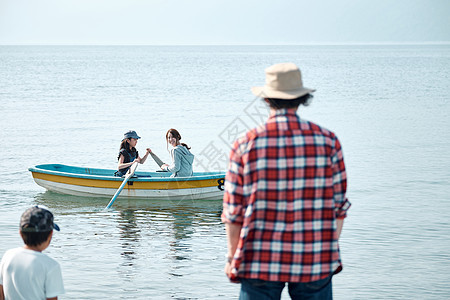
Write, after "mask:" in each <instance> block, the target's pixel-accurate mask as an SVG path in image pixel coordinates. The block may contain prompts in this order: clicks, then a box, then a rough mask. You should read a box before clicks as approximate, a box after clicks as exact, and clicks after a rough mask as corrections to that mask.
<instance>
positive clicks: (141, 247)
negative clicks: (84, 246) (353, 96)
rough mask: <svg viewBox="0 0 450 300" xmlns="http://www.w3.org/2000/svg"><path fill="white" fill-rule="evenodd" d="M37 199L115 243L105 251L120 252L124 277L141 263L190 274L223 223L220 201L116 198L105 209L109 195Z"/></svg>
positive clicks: (47, 194) (131, 275) (176, 273)
mask: <svg viewBox="0 0 450 300" xmlns="http://www.w3.org/2000/svg"><path fill="white" fill-rule="evenodd" d="M35 201H36V203H37V204H41V205H46V206H47V207H49V208H50V209H51V210H52V211H54V212H55V214H57V219H61V218H62V219H64V216H67V217H66V218H67V219H68V218H70V219H77V220H81V219H82V218H85V222H84V223H83V224H82V225H79V226H84V227H83V228H82V229H83V230H85V231H86V232H87V234H88V233H92V232H95V234H97V232H99V233H98V234H99V235H100V236H103V237H104V238H103V239H102V240H100V241H99V242H101V243H108V245H109V247H113V248H114V249H110V250H108V251H111V252H112V255H116V254H120V257H121V261H120V263H119V266H118V270H117V271H118V272H119V273H120V275H121V276H122V278H124V279H127V280H128V279H129V280H132V279H133V278H135V276H137V275H138V274H139V272H140V271H139V268H140V267H142V266H144V267H146V268H148V267H153V268H155V267H156V268H160V269H161V271H162V272H165V273H166V274H167V275H168V276H170V277H171V276H174V277H180V276H185V275H187V274H189V272H190V271H189V268H191V267H192V266H191V265H192V260H193V259H197V260H198V258H199V256H200V257H201V255H202V254H201V251H202V247H204V246H205V245H207V243H208V242H207V239H205V237H207V235H208V232H209V230H210V229H211V228H212V227H216V228H217V226H220V229H221V228H223V227H222V226H223V225H222V224H221V221H220V214H221V210H222V201H220V200H214V201H211V200H209V201H207V200H193V199H189V200H184V201H168V200H142V199H118V200H117V201H116V202H115V203H114V206H113V207H112V208H111V209H108V210H104V207H105V206H106V205H107V203H108V202H109V199H107V198H95V197H79V196H71V195H63V194H58V193H54V192H49V191H46V192H44V193H41V194H38V195H36V196H35ZM86 219H88V220H86ZM85 226H88V227H91V228H86V227H85ZM69 234H71V233H69ZM106 239H108V240H107V241H106ZM199 241H200V242H199ZM117 245H120V247H119V248H118V247H117ZM99 247H106V245H99ZM194 249H195V252H194ZM118 251H120V253H117V252H118ZM199 251H200V253H199ZM116 263H118V261H116Z"/></svg>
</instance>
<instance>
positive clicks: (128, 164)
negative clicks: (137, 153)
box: [117, 154, 140, 170]
mask: <svg viewBox="0 0 450 300" xmlns="http://www.w3.org/2000/svg"><path fill="white" fill-rule="evenodd" d="M124 159H125V158H124V156H123V155H122V154H120V157H119V163H118V164H117V170H120V169H125V168H128V167H129V166H131V165H132V164H133V163H134V162H135V161H138V162H139V161H140V158H139V157H138V158H137V159H135V160H134V161H132V162H129V163H124V162H123V161H124Z"/></svg>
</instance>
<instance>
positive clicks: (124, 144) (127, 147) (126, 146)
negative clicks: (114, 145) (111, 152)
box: [117, 139, 136, 160]
mask: <svg viewBox="0 0 450 300" xmlns="http://www.w3.org/2000/svg"><path fill="white" fill-rule="evenodd" d="M129 140H130V139H123V140H122V142H121V143H120V149H119V151H121V150H122V149H125V150H127V151H130V143H128V141H129ZM131 152H132V153H133V152H136V148H134V147H132V148H131ZM119 158H120V153H119V156H117V160H119Z"/></svg>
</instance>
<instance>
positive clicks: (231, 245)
mask: <svg viewBox="0 0 450 300" xmlns="http://www.w3.org/2000/svg"><path fill="white" fill-rule="evenodd" d="M225 229H226V232H227V244H228V253H227V262H226V264H225V269H224V271H225V274H227V277H228V278H230V279H231V278H233V274H232V270H233V267H232V265H231V263H232V261H233V256H234V253H235V252H236V249H237V246H238V243H239V238H240V235H241V229H242V224H232V223H226V224H225Z"/></svg>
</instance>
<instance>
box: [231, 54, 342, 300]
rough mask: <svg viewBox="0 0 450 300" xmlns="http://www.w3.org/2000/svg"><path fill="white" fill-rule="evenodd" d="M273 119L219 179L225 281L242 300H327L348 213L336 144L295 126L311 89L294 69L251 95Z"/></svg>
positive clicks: (315, 130)
mask: <svg viewBox="0 0 450 300" xmlns="http://www.w3.org/2000/svg"><path fill="white" fill-rule="evenodd" d="M252 92H253V93H254V94H255V95H257V96H259V97H261V98H264V100H265V101H266V102H267V103H268V105H269V106H270V110H271V114H270V117H269V119H268V121H267V122H266V124H264V125H261V126H260V127H258V128H256V129H253V130H251V131H249V132H247V134H246V135H245V136H244V137H242V138H240V139H238V140H237V141H236V142H235V143H234V145H233V149H232V151H231V154H230V163H229V169H228V172H227V174H226V177H225V195H224V199H223V213H222V220H223V222H224V223H225V224H226V225H225V226H226V231H227V240H228V262H227V264H226V266H225V273H226V274H227V276H228V277H229V278H230V280H231V281H233V282H241V293H240V299H258V300H260V299H280V297H281V293H282V290H283V288H284V286H285V285H286V283H288V288H289V294H290V296H291V297H292V298H293V299H332V289H331V278H332V276H333V274H336V273H338V272H340V271H341V270H342V265H341V260H340V256H339V244H338V239H339V235H340V232H341V230H342V226H343V222H344V218H345V217H346V213H347V210H348V209H349V207H350V202H349V201H348V200H347V198H346V196H345V193H346V185H347V176H346V172H345V165H344V160H343V155H342V149H341V145H340V143H339V140H338V138H337V137H336V136H335V135H334V133H332V132H331V131H328V130H327V129H325V128H322V127H320V126H318V125H316V124H314V123H312V122H308V121H305V120H303V119H301V118H300V117H299V116H298V115H297V114H296V111H297V108H298V106H299V105H300V104H303V105H307V104H308V103H309V99H310V98H312V95H311V93H312V92H314V90H312V89H308V88H305V87H303V82H302V78H301V73H300V70H299V69H298V68H297V66H296V65H294V64H292V63H284V64H277V65H273V66H271V67H269V68H267V69H266V85H265V86H264V87H256V88H252Z"/></svg>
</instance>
